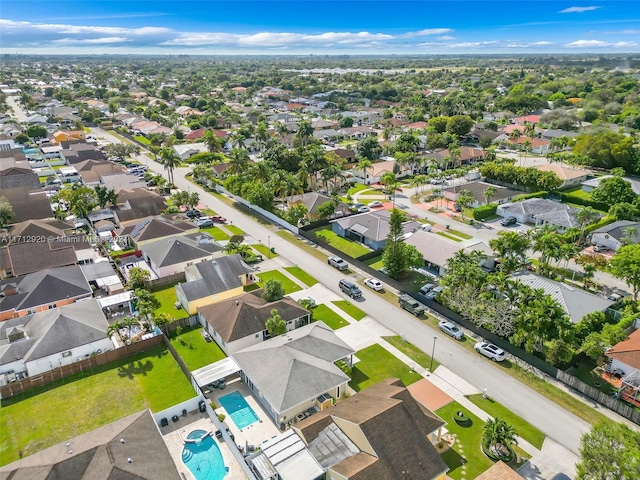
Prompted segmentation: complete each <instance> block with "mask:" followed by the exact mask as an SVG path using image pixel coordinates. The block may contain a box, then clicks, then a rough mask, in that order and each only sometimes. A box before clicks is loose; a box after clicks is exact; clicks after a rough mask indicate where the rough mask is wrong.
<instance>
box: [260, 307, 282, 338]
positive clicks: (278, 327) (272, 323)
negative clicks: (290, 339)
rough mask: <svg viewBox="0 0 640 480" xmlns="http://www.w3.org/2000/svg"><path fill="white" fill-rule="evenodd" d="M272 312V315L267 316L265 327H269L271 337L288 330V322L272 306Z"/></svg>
mask: <svg viewBox="0 0 640 480" xmlns="http://www.w3.org/2000/svg"><path fill="white" fill-rule="evenodd" d="M270 313H271V316H270V317H269V318H267V321H266V322H265V327H266V328H267V331H268V332H269V335H270V336H271V337H277V336H278V335H282V334H283V333H285V332H286V331H287V324H286V322H285V321H284V320H283V319H282V317H281V316H280V315H279V314H278V311H277V310H276V309H275V308H272V309H271V312H270Z"/></svg>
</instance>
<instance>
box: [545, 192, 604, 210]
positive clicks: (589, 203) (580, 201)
mask: <svg viewBox="0 0 640 480" xmlns="http://www.w3.org/2000/svg"><path fill="white" fill-rule="evenodd" d="M557 193H559V194H560V198H561V199H562V201H563V202H569V203H575V204H576V205H583V206H585V207H592V208H595V209H596V210H602V211H603V212H607V211H609V205H607V204H606V203H602V202H596V201H594V200H589V199H587V198H582V197H579V196H577V195H573V194H571V193H562V192H557Z"/></svg>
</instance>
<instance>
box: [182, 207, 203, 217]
mask: <svg viewBox="0 0 640 480" xmlns="http://www.w3.org/2000/svg"><path fill="white" fill-rule="evenodd" d="M184 214H185V215H186V216H187V217H189V218H198V217H201V216H202V212H201V211H200V210H198V209H197V208H193V209H191V210H187V211H186V212H184Z"/></svg>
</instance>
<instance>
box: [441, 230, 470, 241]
mask: <svg viewBox="0 0 640 480" xmlns="http://www.w3.org/2000/svg"><path fill="white" fill-rule="evenodd" d="M447 233H450V234H451V235H455V236H456V237H460V238H464V239H465V240H471V239H472V238H473V236H472V235H469V234H468V233H464V232H461V231H459V230H452V229H449V230H447Z"/></svg>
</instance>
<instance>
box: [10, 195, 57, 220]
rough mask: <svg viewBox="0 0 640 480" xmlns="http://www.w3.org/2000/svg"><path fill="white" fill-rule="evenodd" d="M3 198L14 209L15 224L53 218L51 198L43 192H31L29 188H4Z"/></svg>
mask: <svg viewBox="0 0 640 480" xmlns="http://www.w3.org/2000/svg"><path fill="white" fill-rule="evenodd" d="M2 196H3V197H5V198H6V199H7V200H8V201H9V203H10V204H11V207H12V208H13V219H12V222H13V223H20V222H24V221H26V220H39V219H43V218H53V210H51V203H50V202H49V197H47V195H46V193H45V192H44V191H43V190H31V189H30V188H29V187H16V188H3V189H2Z"/></svg>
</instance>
